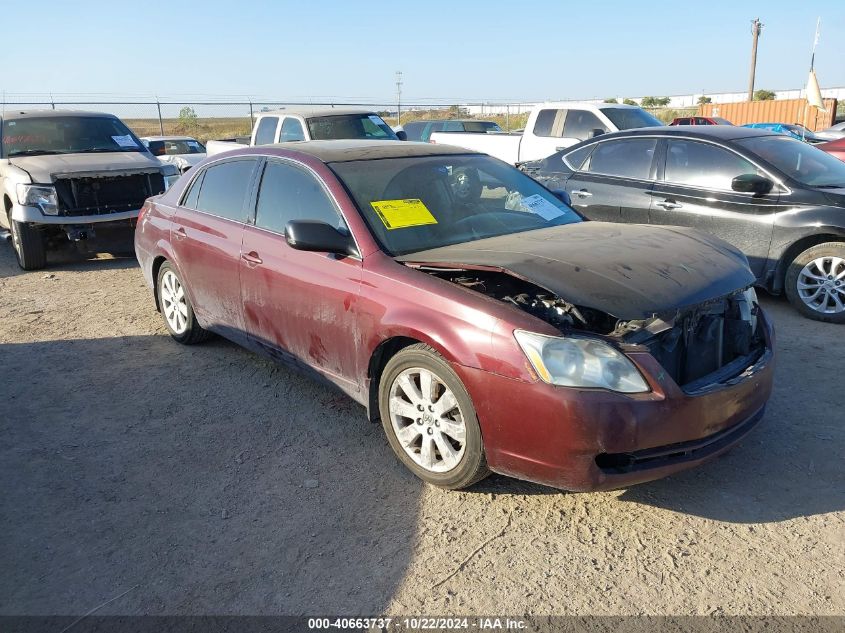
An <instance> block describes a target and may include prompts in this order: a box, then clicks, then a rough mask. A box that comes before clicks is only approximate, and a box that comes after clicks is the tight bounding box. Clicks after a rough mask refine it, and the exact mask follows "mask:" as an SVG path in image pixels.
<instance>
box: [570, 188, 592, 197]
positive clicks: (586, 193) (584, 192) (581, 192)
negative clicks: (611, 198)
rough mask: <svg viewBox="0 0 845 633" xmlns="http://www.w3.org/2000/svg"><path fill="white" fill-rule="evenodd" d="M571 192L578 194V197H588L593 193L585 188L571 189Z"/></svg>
mask: <svg viewBox="0 0 845 633" xmlns="http://www.w3.org/2000/svg"><path fill="white" fill-rule="evenodd" d="M572 193H573V194H574V195H576V196H578V197H579V198H589V197H590V196H592V195H593V194H591V193H590V192H589V191H587V190H586V189H579V190H578V191H573V192H572Z"/></svg>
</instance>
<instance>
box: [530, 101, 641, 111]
mask: <svg viewBox="0 0 845 633" xmlns="http://www.w3.org/2000/svg"><path fill="white" fill-rule="evenodd" d="M536 107H537V108H560V109H568V108H585V109H589V108H599V109H600V110H603V109H605V108H616V109H619V110H631V109H635V110H640V109H641V108H640V106H638V105H631V104H629V103H604V102H602V103H588V102H586V101H544V102H543V103H540V104H537V106H536Z"/></svg>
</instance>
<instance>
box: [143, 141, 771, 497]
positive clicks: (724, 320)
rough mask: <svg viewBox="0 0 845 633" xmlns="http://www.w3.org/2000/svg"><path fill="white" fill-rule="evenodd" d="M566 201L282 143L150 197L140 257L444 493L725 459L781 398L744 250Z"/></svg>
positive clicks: (488, 163)
mask: <svg viewBox="0 0 845 633" xmlns="http://www.w3.org/2000/svg"><path fill="white" fill-rule="evenodd" d="M565 199H566V195H565V193H560V192H558V193H557V194H556V193H553V192H550V191H549V190H547V189H545V188H543V187H542V186H541V185H539V184H538V183H537V182H535V181H534V180H532V179H531V178H529V177H528V176H526V175H525V174H523V173H521V172H519V171H518V170H516V169H514V168H513V167H511V166H509V165H506V164H504V163H502V162H500V161H498V160H496V159H494V158H490V157H489V156H485V155H482V154H475V153H468V152H467V151H466V150H463V149H458V148H450V147H447V146H444V145H435V146H433V145H429V144H422V143H371V142H366V141H330V142H310V143H302V144H298V145H296V147H291V146H286V147H281V146H263V147H260V148H252V149H243V150H237V151H236V152H230V153H227V154H221V155H218V156H215V157H213V158H210V159H207V160H206V161H204V162H203V163H200V164H199V165H198V166H197V167H195V168H194V169H192V170H191V172H190V173H189V175H187V176H185V177H183V178H182V179H181V180H179V182H178V183H177V184H176V185H174V186H173V187H172V188H171V189H170V190H169V191H167V192H166V193H164V194H163V195H161V196H157V197H155V198H151V199H150V200H149V201H148V202H147V204H146V205H145V207H144V209H143V210H142V212H141V217H140V219H139V222H138V229H137V233H136V238H135V247H136V252H137V255H138V259H139V261H140V263H141V267H142V269H143V272H144V276H145V278H146V281H147V283H148V284H149V285H150V287H151V288H152V289H153V292H154V296H155V302H156V306H157V308H158V309H159V310H160V311H161V312H162V314H163V317H164V323H165V325H166V327H167V329H168V330H169V332H170V334H171V335H172V336H173V338H175V339H176V340H177V341H179V342H181V343H186V344H189V343H197V342H199V341H202V340H203V339H205V338H206V337H207V336H208V335H209V333H210V332H216V333H218V334H222V335H223V336H225V337H227V338H229V339H231V340H233V341H236V342H237V343H239V344H242V345H244V346H246V347H248V348H250V349H253V350H255V351H258V352H261V353H264V354H267V355H269V356H271V357H272V358H275V359H277V360H279V361H282V362H288V363H292V364H294V365H296V366H298V367H302V368H305V369H307V370H308V371H310V372H312V373H314V374H315V375H317V376H320V377H322V378H324V379H326V380H328V381H329V382H331V383H333V384H334V385H336V386H338V387H339V388H340V389H342V390H343V391H344V392H346V393H347V394H349V395H350V396H351V397H352V398H354V399H355V400H357V401H358V402H360V403H361V404H362V405H364V406H365V407H366V408H367V411H368V414H369V416H370V418H371V419H373V420H381V423H382V425H383V426H384V430H385V433H386V434H387V438H388V440H389V442H390V444H391V446H392V447H393V450H394V451H395V452H396V455H397V456H398V457H399V459H400V460H401V461H402V462H403V463H404V464H405V465H406V466H407V467H408V468H409V469H411V470H412V471H413V472H414V473H415V474H417V475H418V476H419V477H421V478H422V479H424V480H425V481H428V482H430V483H433V484H436V485H439V486H444V487H448V488H461V487H465V486H469V485H471V484H472V483H474V482H476V481H478V480H480V479H481V478H483V477H484V476H485V475H487V474H488V473H489V472H490V471H491V470H492V471H496V472H499V473H504V474H507V475H511V476H514V477H518V478H521V479H528V480H531V481H536V482H540V483H544V484H548V485H551V486H555V487H558V488H564V489H570V490H596V489H607V488H614V487H620V486H627V485H629V484H634V483H637V482H643V481H648V480H651V479H655V478H658V477H662V476H664V475H667V474H669V473H673V472H677V471H680V470H684V469H687V468H690V467H692V466H695V465H697V464H699V463H701V462H702V461H704V460H706V459H709V458H711V457H713V456H715V455H717V454H719V453H721V452H723V451H725V450H726V449H728V448H729V447H730V446H732V445H733V444H734V443H735V442H737V441H738V440H739V439H740V438H742V437H743V436H744V435H745V434H746V433H748V432H749V430H750V429H751V428H752V427H753V426H754V425H755V424H756V423H757V422H758V421H759V420H760V418H761V417H762V415H763V410H764V407H765V405H766V402H767V400H768V398H769V393H770V390H771V384H772V369H773V367H772V366H773V362H772V361H773V352H772V330H771V328H770V326H769V324H768V321H767V319H766V317H765V315H764V313H763V311H762V310H761V309H760V307H759V305H757V302H756V296H755V294H754V290H753V289H752V284H753V283H754V276H753V275H752V274H751V272H750V270H749V269H748V266H747V262H746V260H745V257H744V256H743V255H742V254H741V253H740V252H739V251H737V250H736V249H734V248H733V247H731V246H729V245H728V244H726V243H724V242H722V241H720V240H718V239H716V238H714V237H710V236H708V235H706V234H703V233H699V232H697V231H695V230H692V229H686V228H677V227H646V226H636V225H623V224H605V223H600V222H588V221H585V220H584V218H582V217H581V216H580V215H578V213H576V212H575V211H573V210H572V209H571V208H570V207H569V206H568V205H567V204H566V203H565ZM268 413H269V412H268Z"/></svg>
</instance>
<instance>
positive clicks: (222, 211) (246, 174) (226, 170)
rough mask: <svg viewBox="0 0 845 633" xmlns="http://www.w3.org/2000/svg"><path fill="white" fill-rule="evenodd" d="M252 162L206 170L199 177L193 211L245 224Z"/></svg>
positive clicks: (227, 164)
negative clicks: (197, 194) (198, 186)
mask: <svg viewBox="0 0 845 633" xmlns="http://www.w3.org/2000/svg"><path fill="white" fill-rule="evenodd" d="M255 163H256V161H255V160H254V159H246V160H231V161H227V162H225V163H221V164H217V165H212V166H210V167H208V168H207V169H206V170H205V173H204V174H203V176H202V187H201V188H200V192H199V197H198V198H197V204H196V209H197V210H199V211H205V212H206V213H210V214H212V215H216V216H218V217H221V218H226V219H227V220H234V221H236V222H245V221H246V204H245V203H246V198H247V193H248V191H249V186H250V184H251V182H252V172H253V170H254V168H255ZM191 193H193V191H191ZM189 196H190V194H189Z"/></svg>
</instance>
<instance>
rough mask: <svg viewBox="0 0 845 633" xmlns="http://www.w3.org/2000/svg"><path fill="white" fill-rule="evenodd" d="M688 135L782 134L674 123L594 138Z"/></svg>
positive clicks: (610, 133)
mask: <svg viewBox="0 0 845 633" xmlns="http://www.w3.org/2000/svg"><path fill="white" fill-rule="evenodd" d="M655 135H657V136H687V137H698V138H705V139H719V140H723V141H731V140H734V139H739V138H750V137H756V136H782V135H781V134H777V133H776V132H772V131H771V130H766V129H763V128H751V127H742V126H740V125H672V126H668V125H665V126H662V127H644V128H636V129H633V130H623V131H622V132H609V133H608V134H602V135H601V136H597V137H596V138H595V139H592V140H601V139H605V138H620V137H623V136H655Z"/></svg>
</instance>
